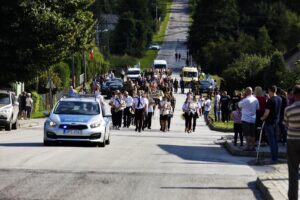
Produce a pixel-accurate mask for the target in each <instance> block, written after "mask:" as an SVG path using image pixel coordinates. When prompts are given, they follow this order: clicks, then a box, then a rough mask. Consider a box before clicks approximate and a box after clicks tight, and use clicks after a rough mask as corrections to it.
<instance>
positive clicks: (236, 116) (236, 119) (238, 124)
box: [231, 104, 244, 146]
mask: <svg viewBox="0 0 300 200" xmlns="http://www.w3.org/2000/svg"><path fill="white" fill-rule="evenodd" d="M235 107H236V110H234V111H233V112H232V113H231V118H232V120H233V129H234V142H233V144H234V145H235V146H236V145H237V139H238V136H239V138H240V142H241V143H240V146H243V137H244V136H243V128H242V112H241V109H240V108H239V107H238V105H237V104H236V105H235Z"/></svg>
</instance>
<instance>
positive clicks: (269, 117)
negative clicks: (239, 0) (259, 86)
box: [261, 85, 281, 163]
mask: <svg viewBox="0 0 300 200" xmlns="http://www.w3.org/2000/svg"><path fill="white" fill-rule="evenodd" d="M276 92H277V87H276V86H275V85H273V86H271V87H269V88H268V93H269V96H270V98H269V99H268V101H267V105H266V110H265V113H264V115H263V116H262V117H261V120H262V121H265V125H264V130H265V132H266V135H267V137H268V142H269V145H270V150H271V155H272V162H273V163H277V160H278V144H277V140H276V129H277V128H278V122H279V117H280V107H281V98H280V97H279V96H277V94H276Z"/></svg>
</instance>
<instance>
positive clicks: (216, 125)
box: [209, 98, 233, 131]
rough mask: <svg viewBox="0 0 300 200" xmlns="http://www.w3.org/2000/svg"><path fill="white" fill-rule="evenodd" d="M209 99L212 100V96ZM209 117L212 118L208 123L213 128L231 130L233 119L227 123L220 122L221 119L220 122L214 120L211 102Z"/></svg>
mask: <svg viewBox="0 0 300 200" xmlns="http://www.w3.org/2000/svg"><path fill="white" fill-rule="evenodd" d="M211 101H212V102H214V98H212V100H211ZM209 118H211V119H213V120H211V124H210V125H211V126H212V127H213V128H215V129H218V130H220V131H222V130H224V131H228V130H233V121H229V122H228V123H227V122H222V121H221V122H217V121H214V119H215V116H214V104H213V103H212V106H211V110H210V112H209Z"/></svg>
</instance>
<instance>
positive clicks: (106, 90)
mask: <svg viewBox="0 0 300 200" xmlns="http://www.w3.org/2000/svg"><path fill="white" fill-rule="evenodd" d="M122 89H123V82H120V81H119V80H112V81H106V82H104V83H103V85H102V88H101V94H102V95H107V97H110V96H111V92H112V91H115V90H122Z"/></svg>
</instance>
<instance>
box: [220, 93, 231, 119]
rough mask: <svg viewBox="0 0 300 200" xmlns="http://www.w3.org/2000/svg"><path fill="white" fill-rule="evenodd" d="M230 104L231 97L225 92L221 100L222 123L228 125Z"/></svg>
mask: <svg viewBox="0 0 300 200" xmlns="http://www.w3.org/2000/svg"><path fill="white" fill-rule="evenodd" d="M229 104H230V97H229V96H228V95H227V91H224V92H223V94H222V96H221V99H220V107H221V112H222V122H227V123H228V121H229Z"/></svg>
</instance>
